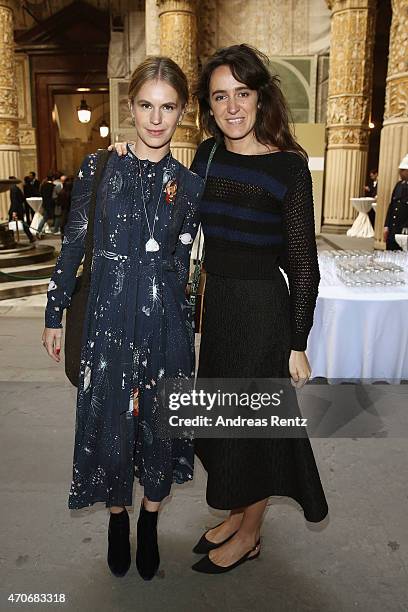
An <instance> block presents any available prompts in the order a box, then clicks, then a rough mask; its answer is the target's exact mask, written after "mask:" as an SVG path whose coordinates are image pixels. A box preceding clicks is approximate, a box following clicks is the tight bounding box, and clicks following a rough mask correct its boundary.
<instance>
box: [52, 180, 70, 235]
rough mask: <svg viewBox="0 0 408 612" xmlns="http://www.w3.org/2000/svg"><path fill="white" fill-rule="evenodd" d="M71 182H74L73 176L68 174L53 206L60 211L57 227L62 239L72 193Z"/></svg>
mask: <svg viewBox="0 0 408 612" xmlns="http://www.w3.org/2000/svg"><path fill="white" fill-rule="evenodd" d="M73 184H74V179H73V177H71V176H68V177H67V178H66V180H65V181H64V184H63V187H62V189H61V191H60V192H59V194H58V195H57V202H56V205H55V208H56V209H57V210H58V208H57V207H59V209H60V211H61V212H60V216H59V227H60V229H61V240H63V239H64V227H65V225H66V223H67V219H68V214H69V210H70V208H71V193H72V186H73Z"/></svg>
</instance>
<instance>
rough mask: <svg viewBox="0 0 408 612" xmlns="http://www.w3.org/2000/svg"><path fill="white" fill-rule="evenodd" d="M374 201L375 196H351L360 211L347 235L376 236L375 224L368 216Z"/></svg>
mask: <svg viewBox="0 0 408 612" xmlns="http://www.w3.org/2000/svg"><path fill="white" fill-rule="evenodd" d="M374 202H375V199H374V198H351V203H352V205H353V206H354V208H355V209H356V210H357V211H358V215H357V217H356V219H355V220H354V223H353V225H352V226H351V227H350V229H349V230H347V236H354V237H355V238H372V237H373V236H374V230H373V226H372V225H371V221H370V219H369V216H368V213H369V211H370V210H371V208H372V206H373V203H374Z"/></svg>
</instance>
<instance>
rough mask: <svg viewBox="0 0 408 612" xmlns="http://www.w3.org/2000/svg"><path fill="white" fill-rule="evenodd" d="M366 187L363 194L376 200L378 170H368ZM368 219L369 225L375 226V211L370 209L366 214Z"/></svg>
mask: <svg viewBox="0 0 408 612" xmlns="http://www.w3.org/2000/svg"><path fill="white" fill-rule="evenodd" d="M369 177H370V178H369V180H368V185H366V186H365V187H364V193H365V195H366V197H368V198H375V199H377V187H378V170H370V174H369ZM368 218H369V219H370V221H371V225H372V226H373V229H374V226H375V209H374V208H371V209H370V211H369V213H368Z"/></svg>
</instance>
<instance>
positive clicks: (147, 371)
mask: <svg viewBox="0 0 408 612" xmlns="http://www.w3.org/2000/svg"><path fill="white" fill-rule="evenodd" d="M96 160H97V156H96V155H89V156H87V157H86V158H85V160H84V162H83V164H82V166H81V169H80V171H79V173H78V176H77V178H76V180H75V183H74V188H73V193H72V204H71V209H70V213H69V217H68V222H67V225H66V226H65V236H64V240H63V244H62V248H61V252H60V254H59V257H58V259H57V262H56V265H55V269H54V272H53V274H52V277H51V281H50V283H49V287H48V293H47V297H48V301H47V307H46V311H45V326H46V327H51V328H56V327H62V324H61V320H62V314H63V309H64V308H66V307H68V306H69V304H70V300H71V295H72V292H73V289H74V286H75V276H76V272H77V269H78V267H79V264H80V262H81V260H82V257H83V254H84V248H85V237H86V230H87V223H88V211H89V203H90V196H91V190H92V182H93V177H94V174H95V170H96ZM139 162H140V166H141V170H142V173H141V176H139ZM141 181H143V193H144V197H145V204H146V211H147V214H148V219H149V224H150V227H151V228H152V227H153V223H154V217H155V213H156V219H155V226H154V238H155V240H156V241H157V242H158V243H159V246H160V249H159V250H158V251H156V252H146V250H145V244H146V242H147V241H148V240H149V238H150V234H149V228H148V224H147V222H146V214H145V211H144V207H143V200H142V193H141ZM203 187H204V182H203V179H201V178H200V177H199V176H198V175H196V174H194V173H193V172H191V171H190V170H187V169H186V168H185V167H184V166H183V165H181V164H180V163H179V162H178V161H177V160H175V159H174V158H173V157H171V154H167V155H166V156H165V157H164V158H163V159H162V160H160V161H159V162H156V163H154V162H150V161H149V160H138V159H137V158H136V156H135V155H134V154H133V153H132V152H131V150H130V149H128V153H127V155H125V156H123V157H119V156H118V155H117V154H116V152H113V153H112V154H111V155H110V157H109V159H108V162H107V165H106V168H105V171H104V174H103V177H102V180H101V183H100V185H99V188H98V195H97V204H96V210H95V219H94V250H93V259H92V266H91V286H90V292H89V299H88V305H87V314H86V317H85V322H84V327H83V329H82V330H80V329H78V333H82V348H81V364H80V373H79V381H78V394H77V407H76V425H75V446H74V458H73V479H72V484H71V488H70V492H69V498H68V507H69V508H72V509H76V508H82V507H84V506H89V505H91V504H94V503H95V502H98V501H99V502H105V503H106V506H107V507H109V506H125V505H132V492H133V482H134V478H135V476H136V477H137V478H138V479H139V482H140V484H141V485H143V487H144V494H145V495H146V497H147V498H148V499H150V500H152V501H161V500H162V499H163V498H164V497H166V496H167V495H168V494H169V492H170V488H171V484H172V482H178V483H183V482H186V481H188V480H191V479H192V476H193V465H194V454H193V444H192V440H190V439H188V438H176V439H174V438H173V439H172V438H171V437H170V435H169V433H168V429H167V430H166V427H163V410H161V409H160V402H159V395H158V393H157V389H158V384H159V382H160V379H162V378H164V377H166V378H178V377H180V378H188V377H190V376H191V375H192V374H193V373H194V367H195V363H194V329H193V322H192V317H191V313H190V309H189V307H188V303H187V300H186V297H185V287H186V284H187V280H188V273H189V261H190V253H191V246H192V242H193V240H194V237H195V235H196V233H197V230H198V225H199V219H198V204H199V200H200V197H201V193H202V191H203ZM159 198H160V200H159V204H158V206H157V202H158V199H159ZM156 206H157V212H156Z"/></svg>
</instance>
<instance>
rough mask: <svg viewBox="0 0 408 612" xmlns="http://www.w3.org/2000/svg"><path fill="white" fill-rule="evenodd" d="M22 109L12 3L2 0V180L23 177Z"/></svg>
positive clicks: (5, 204)
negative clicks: (18, 99) (21, 173)
mask: <svg viewBox="0 0 408 612" xmlns="http://www.w3.org/2000/svg"><path fill="white" fill-rule="evenodd" d="M19 152H20V147H19V140H18V107H17V88H16V79H15V62H14V16H13V4H12V2H11V1H9V2H7V0H0V179H1V178H8V177H9V176H12V175H14V176H17V177H18V178H21V177H19V173H20V160H19ZM9 206H10V199H9V194H8V192H5V193H2V194H0V220H1V221H5V220H8V214H7V213H8V209H9Z"/></svg>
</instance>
